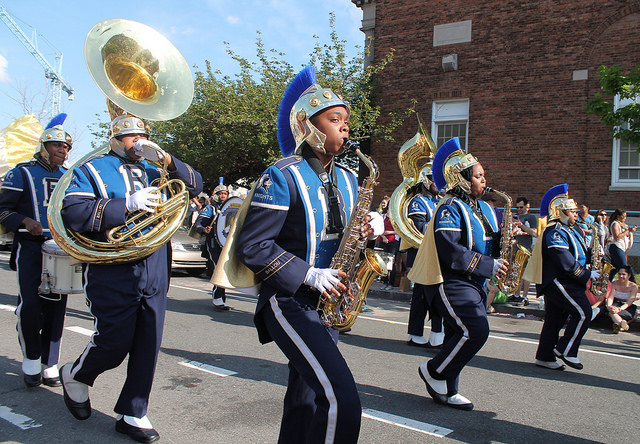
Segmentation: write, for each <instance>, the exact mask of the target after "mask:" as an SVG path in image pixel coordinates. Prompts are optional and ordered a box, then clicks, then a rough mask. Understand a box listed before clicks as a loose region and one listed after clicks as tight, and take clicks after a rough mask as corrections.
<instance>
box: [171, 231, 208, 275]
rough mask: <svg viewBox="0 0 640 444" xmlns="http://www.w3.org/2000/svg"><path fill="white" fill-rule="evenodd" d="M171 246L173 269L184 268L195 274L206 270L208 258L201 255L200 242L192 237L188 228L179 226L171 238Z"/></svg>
mask: <svg viewBox="0 0 640 444" xmlns="http://www.w3.org/2000/svg"><path fill="white" fill-rule="evenodd" d="M171 248H172V249H173V256H172V261H171V270H184V271H186V272H187V273H189V274H191V275H193V276H197V275H199V274H201V273H202V272H204V271H205V270H206V268H207V259H206V258H204V257H202V255H201V250H200V242H199V241H198V240H197V239H194V238H192V237H190V236H189V234H188V232H187V229H186V228H184V227H180V228H178V231H176V232H175V234H174V235H173V237H172V238H171Z"/></svg>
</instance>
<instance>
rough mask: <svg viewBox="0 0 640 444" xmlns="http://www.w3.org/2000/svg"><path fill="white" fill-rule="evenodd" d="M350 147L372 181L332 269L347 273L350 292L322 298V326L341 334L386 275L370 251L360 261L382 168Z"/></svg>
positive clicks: (354, 146)
mask: <svg viewBox="0 0 640 444" xmlns="http://www.w3.org/2000/svg"><path fill="white" fill-rule="evenodd" d="M346 145H347V147H348V148H349V149H351V150H353V152H355V154H356V155H357V156H358V157H359V158H360V160H362V162H363V163H364V164H365V165H367V167H368V168H369V177H367V178H366V179H365V181H364V182H363V184H362V186H361V187H360V190H359V191H358V198H357V200H356V202H355V205H354V207H353V210H352V211H351V216H350V217H349V223H348V224H347V227H346V228H345V229H344V233H343V235H342V240H341V241H340V246H339V247H338V251H337V252H336V254H335V255H334V256H333V259H332V260H331V265H330V268H333V269H337V270H340V271H344V272H345V273H346V275H347V276H346V277H344V278H341V282H342V283H343V284H344V285H345V287H347V289H346V290H344V291H340V290H338V291H339V292H340V295H339V296H336V295H335V294H333V293H331V292H329V295H328V296H324V295H320V299H319V300H318V310H319V311H321V314H320V320H321V322H322V323H323V324H324V325H326V326H329V327H333V328H335V329H336V330H339V331H344V330H348V329H349V328H351V326H352V325H353V323H354V322H356V318H357V317H358V314H359V312H360V308H361V307H362V304H363V303H364V301H365V298H366V296H367V292H368V291H369V287H370V286H371V283H372V282H373V280H374V279H375V278H376V276H377V275H382V274H384V273H385V271H386V266H385V263H384V261H383V260H382V258H380V256H379V255H378V254H377V253H376V252H374V251H373V250H372V249H370V248H367V249H365V250H364V259H362V261H361V260H360V253H361V252H362V250H363V249H364V247H365V246H366V242H367V239H366V238H364V237H362V234H361V232H360V228H361V226H362V221H363V219H364V217H365V216H366V215H367V214H368V213H369V208H370V207H371V201H372V199H373V187H374V186H376V185H377V184H378V181H377V179H378V167H377V166H376V164H375V162H374V161H373V160H372V159H371V157H369V156H367V155H365V154H363V153H362V152H360V148H359V147H358V144H357V143H356V142H353V141H351V140H348V141H347V142H346Z"/></svg>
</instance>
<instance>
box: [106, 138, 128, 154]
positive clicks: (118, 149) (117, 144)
mask: <svg viewBox="0 0 640 444" xmlns="http://www.w3.org/2000/svg"><path fill="white" fill-rule="evenodd" d="M109 147H110V148H111V150H112V151H113V152H114V153H116V154H117V155H118V156H120V157H124V158H125V159H126V158H127V157H128V156H127V152H126V151H125V149H124V148H125V144H124V142H123V141H122V140H118V139H117V138H115V137H112V138H111V139H109Z"/></svg>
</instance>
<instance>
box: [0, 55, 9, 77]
mask: <svg viewBox="0 0 640 444" xmlns="http://www.w3.org/2000/svg"><path fill="white" fill-rule="evenodd" d="M7 66H9V62H7V59H5V58H4V56H3V55H2V54H0V82H3V83H9V74H8V73H7Z"/></svg>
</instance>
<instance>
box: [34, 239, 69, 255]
mask: <svg viewBox="0 0 640 444" xmlns="http://www.w3.org/2000/svg"><path fill="white" fill-rule="evenodd" d="M41 248H42V252H43V253H46V254H52V255H55V256H68V254H67V253H66V252H65V251H64V250H63V249H62V248H60V247H59V246H58V244H56V241H54V240H53V239H49V240H48V241H45V242H44V243H43V244H42V247H41Z"/></svg>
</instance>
